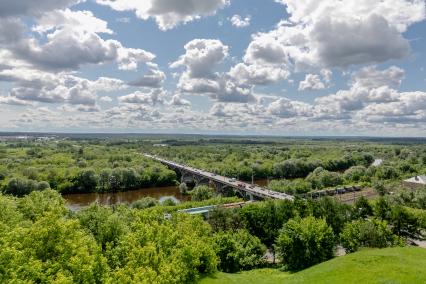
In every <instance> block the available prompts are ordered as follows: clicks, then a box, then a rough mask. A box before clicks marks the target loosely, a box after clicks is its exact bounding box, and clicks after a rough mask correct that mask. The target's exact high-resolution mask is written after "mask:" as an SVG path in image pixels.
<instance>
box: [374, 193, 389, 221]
mask: <svg viewBox="0 0 426 284" xmlns="http://www.w3.org/2000/svg"><path fill="white" fill-rule="evenodd" d="M373 209H374V215H375V216H376V217H377V218H379V219H381V220H390V218H391V213H392V207H391V204H390V202H389V201H388V200H387V199H386V198H384V197H380V198H379V199H377V201H376V203H375V204H374V208H373Z"/></svg>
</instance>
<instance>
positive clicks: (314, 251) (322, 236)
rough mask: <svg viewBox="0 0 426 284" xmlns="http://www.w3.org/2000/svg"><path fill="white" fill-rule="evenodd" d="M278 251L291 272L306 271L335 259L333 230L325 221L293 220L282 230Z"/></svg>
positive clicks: (309, 218)
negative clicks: (310, 267) (305, 269)
mask: <svg viewBox="0 0 426 284" xmlns="http://www.w3.org/2000/svg"><path fill="white" fill-rule="evenodd" d="M276 250H277V252H278V254H279V255H280V257H281V259H282V260H283V262H284V263H285V264H286V266H287V268H288V269H289V270H300V269H304V268H306V267H309V266H312V265H315V264H317V263H320V262H323V261H326V260H328V259H330V258H332V257H333V251H334V234H333V230H332V229H331V227H330V226H328V225H327V223H326V221H325V220H324V219H316V218H314V217H307V218H303V219H300V218H297V219H291V220H289V221H288V222H287V223H286V224H285V225H284V227H283V228H282V229H281V230H280V233H279V236H278V238H277V241H276Z"/></svg>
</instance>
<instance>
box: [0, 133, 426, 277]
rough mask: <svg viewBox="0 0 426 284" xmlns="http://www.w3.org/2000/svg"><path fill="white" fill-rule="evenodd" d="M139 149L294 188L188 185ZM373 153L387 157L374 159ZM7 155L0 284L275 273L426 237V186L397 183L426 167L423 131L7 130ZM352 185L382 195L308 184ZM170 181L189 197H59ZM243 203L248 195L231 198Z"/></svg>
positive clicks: (3, 156) (1, 196) (0, 174)
mask: <svg viewBox="0 0 426 284" xmlns="http://www.w3.org/2000/svg"><path fill="white" fill-rule="evenodd" d="M143 153H152V154H156V155H158V156H161V157H165V158H168V159H170V160H174V161H177V162H180V163H184V164H189V165H193V166H195V167H198V168H201V169H206V170H209V171H213V172H216V173H218V174H222V175H225V176H228V177H235V178H239V179H243V180H250V179H251V178H252V175H253V176H254V178H255V179H268V180H269V183H268V186H269V187H270V188H271V189H274V190H278V191H285V192H287V193H291V194H294V195H295V199H294V200H293V201H291V200H280V201H279V200H263V201H256V202H248V203H241V202H242V201H244V200H242V199H240V198H238V197H236V196H232V194H231V195H230V197H224V196H220V195H218V194H217V193H216V192H215V190H214V189H212V188H209V187H208V186H196V187H195V188H194V189H192V190H191V188H187V185H185V184H183V183H182V184H180V186H179V176H178V175H177V174H176V173H175V172H174V171H172V170H170V169H168V168H166V167H165V166H163V165H161V164H160V163H157V162H155V161H152V160H149V159H147V158H145V157H144V156H143ZM377 159H381V160H382V161H383V162H382V163H381V164H379V165H373V163H374V161H375V160H377ZM0 161H1V163H0V179H1V193H0V283H197V282H199V281H202V282H204V281H207V282H208V281H210V280H209V279H211V277H216V276H217V275H219V276H221V277H227V276H226V275H239V274H236V273H240V272H242V271H262V270H258V269H274V270H273V271H274V277H280V276H279V275H285V273H290V274H292V273H294V274H295V275H296V273H304V272H305V271H306V272H307V271H309V269H310V267H311V268H312V269H314V270H315V269H316V267H317V266H316V265H318V264H320V263H326V262H327V261H329V260H333V261H339V259H341V257H340V256H338V255H340V254H342V253H343V254H348V255H352V254H354V255H355V254H357V253H358V252H363V251H364V250H366V249H370V248H378V249H383V248H402V247H410V246H413V245H415V244H416V243H417V242H419V241H422V240H424V239H425V238H426V188H424V187H418V188H416V189H412V188H407V187H405V186H404V185H403V184H402V180H403V179H405V178H408V177H411V176H415V175H422V174H423V175H424V174H426V171H425V170H426V146H425V144H424V143H417V142H416V143H401V142H392V141H387V142H386V141H380V142H376V141H352V140H347V141H346V140H341V141H340V140H338V141H336V140H330V141H311V140H300V141H293V140H288V139H278V138H276V139H272V140H264V139H258V140H246V141H244V140H237V139H232V140H229V141H224V140H223V139H217V140H215V139H196V138H194V139H193V140H185V139H182V140H170V139H163V138H161V139H158V138H157V139H142V138H137V139H136V138H132V139H129V138H128V139H104V138H102V139H100V138H94V139H70V138H64V139H55V140H49V141H37V140H34V141H18V140H16V141H4V142H0ZM354 184H360V185H362V186H364V187H371V188H372V189H374V191H375V192H376V195H375V196H374V197H373V198H371V199H367V198H364V197H361V198H359V199H357V200H356V201H354V202H351V203H344V202H339V200H337V199H333V198H331V197H322V198H318V199H310V198H305V197H306V196H302V195H301V194H302V193H306V192H310V191H317V190H321V189H324V188H329V187H331V188H332V187H336V186H344V185H354ZM166 185H175V186H179V187H180V188H181V189H184V191H188V192H189V194H190V195H191V199H192V201H186V202H181V203H179V204H175V203H174V202H159V201H158V200H156V199H154V198H151V197H146V198H143V199H140V200H137V201H135V202H133V203H131V204H115V205H111V206H102V205H99V204H96V203H95V204H92V205H90V206H88V207H86V208H84V209H82V210H77V211H73V210H71V209H70V208H69V207H68V206H67V203H66V200H65V199H64V198H63V197H62V195H64V194H70V193H90V192H92V193H93V192H99V193H101V192H119V191H126V190H131V189H141V190H143V188H149V187H154V186H156V187H158V186H166ZM236 202H240V203H239V204H243V205H239V206H236V207H232V208H229V207H227V206H225V204H230V203H236ZM207 205H214V206H215V207H214V209H212V210H211V211H210V212H209V213H208V214H207V215H206V216H203V215H190V214H187V213H184V212H182V211H180V210H182V209H188V208H196V207H202V206H207ZM407 257H408V256H407ZM377 261H378V263H379V262H380V260H377ZM378 265H379V264H378ZM215 275H216V276H215ZM243 275H244V274H243ZM277 275H278V276H277ZM213 279H214V278H213ZM280 279H281V278H280ZM282 279H283V281H282V283H286V280H285V279H286V278H282ZM223 283H226V282H223ZM289 283H291V282H289ZM336 283H338V282H336Z"/></svg>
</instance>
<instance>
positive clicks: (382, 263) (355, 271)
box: [200, 247, 426, 284]
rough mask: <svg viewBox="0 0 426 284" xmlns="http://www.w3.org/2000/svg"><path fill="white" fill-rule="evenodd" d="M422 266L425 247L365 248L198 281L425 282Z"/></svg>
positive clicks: (240, 283) (289, 283)
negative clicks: (290, 269)
mask: <svg viewBox="0 0 426 284" xmlns="http://www.w3.org/2000/svg"><path fill="white" fill-rule="evenodd" d="M425 267H426V249H422V248H416V247H406V248H386V249H369V250H363V251H360V252H357V253H353V254H349V255H346V256H342V257H337V258H334V259H332V260H330V261H327V262H324V263H321V264H318V265H316V266H313V267H311V268H308V269H306V270H303V271H300V272H298V273H294V274H290V273H286V272H280V271H279V270H276V269H257V270H252V271H246V272H241V273H236V274H227V273H217V274H215V275H214V276H211V277H207V278H204V279H202V280H201V282H200V283H202V284H219V283H221V284H222V283H223V284H226V283H229V284H232V283H238V284H243V283H256V284H263V283H265V284H269V283H283V284H294V283H315V284H321V283H324V284H332V283H345V284H346V283H362V284H368V283H389V284H396V283H410V284H411V283H426V271H425Z"/></svg>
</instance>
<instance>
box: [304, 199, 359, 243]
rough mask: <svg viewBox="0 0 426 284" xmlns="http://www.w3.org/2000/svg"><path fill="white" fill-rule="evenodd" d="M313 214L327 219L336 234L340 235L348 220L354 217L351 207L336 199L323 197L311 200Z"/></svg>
mask: <svg viewBox="0 0 426 284" xmlns="http://www.w3.org/2000/svg"><path fill="white" fill-rule="evenodd" d="M310 206H311V212H312V216H314V217H315V218H319V219H325V220H326V222H327V224H329V225H330V226H331V228H332V229H333V232H334V234H335V235H338V234H339V233H340V232H341V230H342V228H343V226H344V225H345V223H346V222H348V221H349V220H350V218H351V217H352V214H351V213H352V212H351V207H350V206H349V205H346V204H341V203H339V202H338V201H336V200H335V199H331V198H321V199H318V200H313V201H310Z"/></svg>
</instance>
